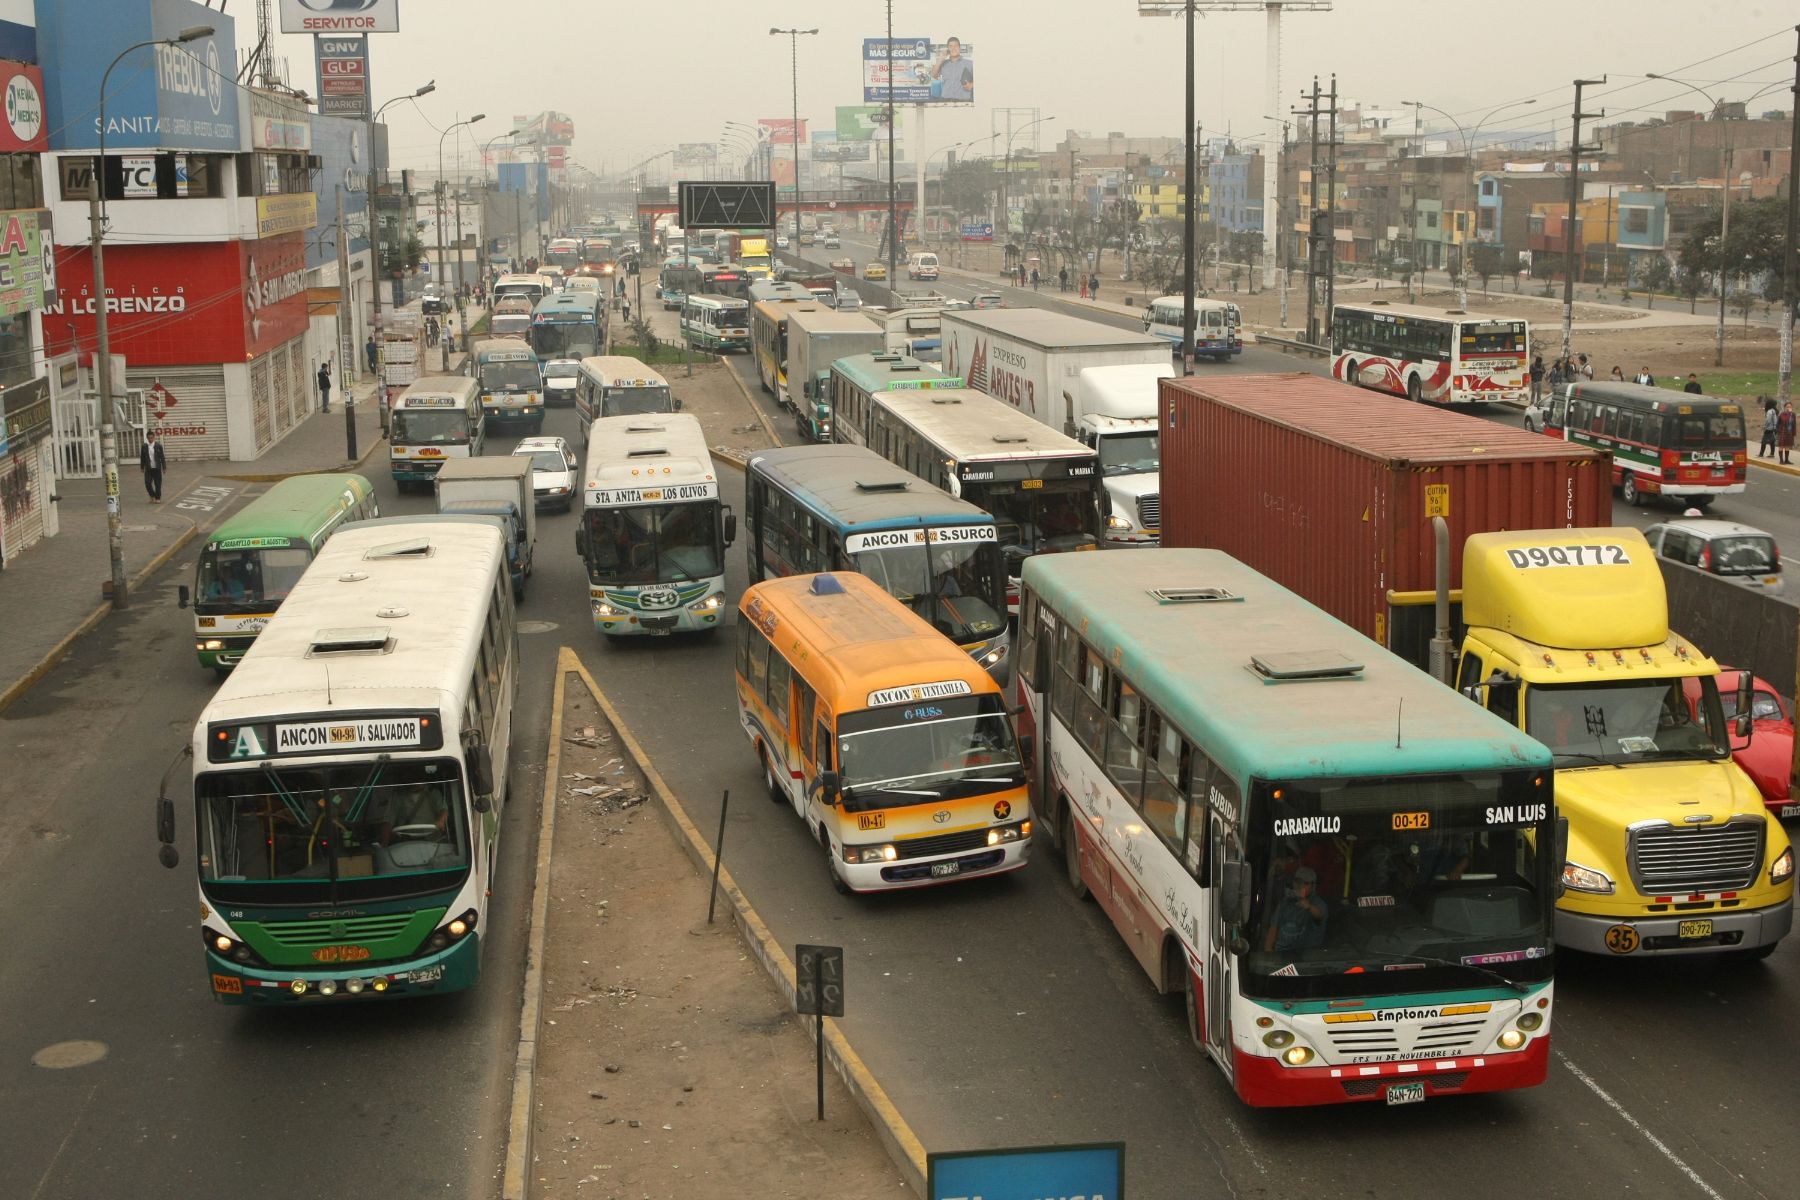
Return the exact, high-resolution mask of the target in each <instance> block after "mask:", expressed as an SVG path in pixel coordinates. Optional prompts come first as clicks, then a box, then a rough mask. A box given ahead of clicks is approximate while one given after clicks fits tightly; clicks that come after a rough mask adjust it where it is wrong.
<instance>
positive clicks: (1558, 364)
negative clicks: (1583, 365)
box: [1550, 358, 1563, 396]
mask: <svg viewBox="0 0 1800 1200" xmlns="http://www.w3.org/2000/svg"><path fill="white" fill-rule="evenodd" d="M1562 385H1563V360H1562V359H1560V358H1559V359H1557V360H1556V361H1555V362H1553V363H1551V364H1550V394H1551V395H1552V396H1554V395H1556V389H1557V388H1559V387H1561V386H1562Z"/></svg>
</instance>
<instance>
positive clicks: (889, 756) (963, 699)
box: [837, 693, 1025, 812]
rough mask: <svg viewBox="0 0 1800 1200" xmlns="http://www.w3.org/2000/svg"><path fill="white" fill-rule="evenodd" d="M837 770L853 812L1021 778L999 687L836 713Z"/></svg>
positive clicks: (967, 792) (973, 792)
mask: <svg viewBox="0 0 1800 1200" xmlns="http://www.w3.org/2000/svg"><path fill="white" fill-rule="evenodd" d="M837 745H838V770H839V772H840V773H841V774H842V776H843V780H844V793H843V794H844V807H845V808H846V809H848V810H849V811H851V812H857V811H859V810H864V809H871V808H899V807H903V806H906V805H913V804H936V803H939V802H940V801H944V800H956V799H960V798H962V797H964V796H979V795H981V794H983V793H986V792H995V791H1002V790H1005V789H1007V788H1016V787H1020V786H1022V785H1023V783H1024V780H1025V775H1024V767H1023V766H1022V765H1021V764H1020V762H1019V748H1018V743H1017V742H1015V741H1014V740H1013V731H1012V723H1011V722H1010V721H1009V720H1008V719H1007V716H1006V704H1005V701H1004V700H1003V699H1002V698H1001V697H1000V696H998V695H995V694H992V693H987V694H984V695H980V696H949V697H945V698H943V699H940V700H933V701H931V702H929V703H924V704H911V705H892V706H890V707H886V708H870V709H863V710H862V711H860V712H851V713H845V714H844V715H843V716H841V717H839V718H838V728H837Z"/></svg>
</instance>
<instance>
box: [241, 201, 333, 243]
mask: <svg viewBox="0 0 1800 1200" xmlns="http://www.w3.org/2000/svg"><path fill="white" fill-rule="evenodd" d="M318 223H319V198H318V197H317V196H315V195H314V194H313V193H311V192H296V193H290V194H288V195H286V196H258V197H257V198H256V236H257V237H259V238H268V237H274V236H275V235H276V234H278V233H298V232H300V231H301V230H304V229H311V228H313V227H314V226H316V225H317V224H318Z"/></svg>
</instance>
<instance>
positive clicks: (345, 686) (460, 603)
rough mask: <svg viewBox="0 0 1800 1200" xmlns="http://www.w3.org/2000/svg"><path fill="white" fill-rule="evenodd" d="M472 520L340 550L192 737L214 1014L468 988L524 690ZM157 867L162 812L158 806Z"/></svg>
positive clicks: (284, 612) (358, 539)
mask: <svg viewBox="0 0 1800 1200" xmlns="http://www.w3.org/2000/svg"><path fill="white" fill-rule="evenodd" d="M516 626H517V622H516V616H515V612H514V609H513V596H512V588H511V586H510V585H509V582H508V580H507V574H506V550H505V547H504V545H503V544H502V538H501V535H500V532H499V531H498V530H497V529H494V528H493V527H491V526H489V525H485V524H475V523H462V522H457V523H451V522H446V521H420V522H417V523H416V524H404V523H394V522H388V521H382V522H379V523H378V524H375V525H369V526H355V527H348V528H345V529H344V530H342V531H340V532H339V533H338V534H337V535H336V536H334V537H333V538H332V539H331V541H330V542H329V543H327V544H326V546H325V548H324V549H323V550H321V551H320V552H319V555H318V557H317V558H315V559H314V560H313V565H312V567H311V568H310V569H308V571H307V572H306V574H305V576H304V577H303V578H302V579H301V580H300V582H299V584H298V585H296V586H295V588H294V590H293V591H292V592H291V593H289V595H288V598H287V601H286V603H284V604H283V605H282V607H281V611H280V612H278V613H277V614H276V615H275V618H274V619H273V620H272V621H270V622H269V624H268V625H267V626H266V627H265V628H264V629H263V632H262V634H261V636H260V637H258V638H257V640H256V644H255V645H254V646H252V647H251V649H250V652H249V653H248V654H246V655H244V657H243V660H242V661H241V662H240V663H239V664H238V667H237V670H236V671H234V672H232V674H231V676H230V677H229V678H228V679H226V681H225V682H224V683H223V684H222V685H221V686H220V688H219V691H218V694H217V695H215V696H214V697H213V699H212V702H211V703H209V704H208V705H207V706H206V709H205V711H204V712H202V713H201V715H200V719H199V721H198V723H197V724H196V725H195V726H194V734H193V745H192V751H193V761H194V783H193V786H194V815H195V833H196V839H197V843H198V846H197V852H198V860H199V887H200V911H201V914H202V916H201V932H202V935H203V940H204V943H205V954H206V969H207V972H208V974H209V975H210V977H211V978H210V988H211V991H212V994H213V998H214V999H216V1000H218V1001H219V1002H220V1003H223V1004H265V1005H273V1004H299V1003H333V1002H343V1001H346V1000H355V999H359V998H361V999H371V998H375V997H380V996H414V995H421V994H427V993H433V992H450V991H456V990H458V989H461V988H467V987H470V986H472V985H473V984H474V983H475V982H476V980H477V978H478V977H479V975H480V971H481V952H482V948H481V943H482V938H483V935H484V934H485V933H486V931H487V928H488V916H489V912H490V904H491V898H490V895H489V893H490V889H491V888H492V884H493V874H494V861H495V851H496V846H497V842H498V838H499V833H500V815H501V811H502V809H503V808H504V806H505V803H506V796H507V787H506V774H507V766H508V755H509V749H510V747H511V745H512V721H513V713H514V711H515V708H516V699H517V694H518V679H519V667H518V660H519V649H518V631H517V627H516ZM156 819H157V832H158V836H159V838H160V840H161V841H162V843H163V846H162V850H161V852H160V853H161V857H162V861H163V863H164V864H165V865H167V866H174V865H175V863H176V862H177V861H178V859H179V855H178V854H177V853H176V850H175V846H174V840H175V802H174V800H173V799H171V798H170V797H169V796H168V795H167V794H166V792H165V794H163V795H161V796H159V797H158V801H157V814H156Z"/></svg>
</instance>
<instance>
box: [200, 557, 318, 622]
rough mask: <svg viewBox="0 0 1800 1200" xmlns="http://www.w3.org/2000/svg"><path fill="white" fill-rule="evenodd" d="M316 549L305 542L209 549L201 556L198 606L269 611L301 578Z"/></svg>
mask: <svg viewBox="0 0 1800 1200" xmlns="http://www.w3.org/2000/svg"><path fill="white" fill-rule="evenodd" d="M311 561H312V550H311V549H309V548H308V547H307V546H305V545H298V546H280V547H271V546H265V547H263V548H261V549H256V550H208V551H206V552H205V553H203V554H201V556H200V572H199V576H198V578H197V581H196V586H195V590H194V607H195V608H196V609H200V608H204V609H206V610H207V611H208V612H267V611H268V610H269V609H271V608H273V607H275V606H276V605H277V604H280V603H281V602H282V601H283V600H285V599H286V598H287V594H288V593H289V592H291V591H293V590H294V585H295V584H296V583H299V582H300V576H301V574H302V573H303V572H304V571H305V570H306V564H307V563H309V562H311Z"/></svg>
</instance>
